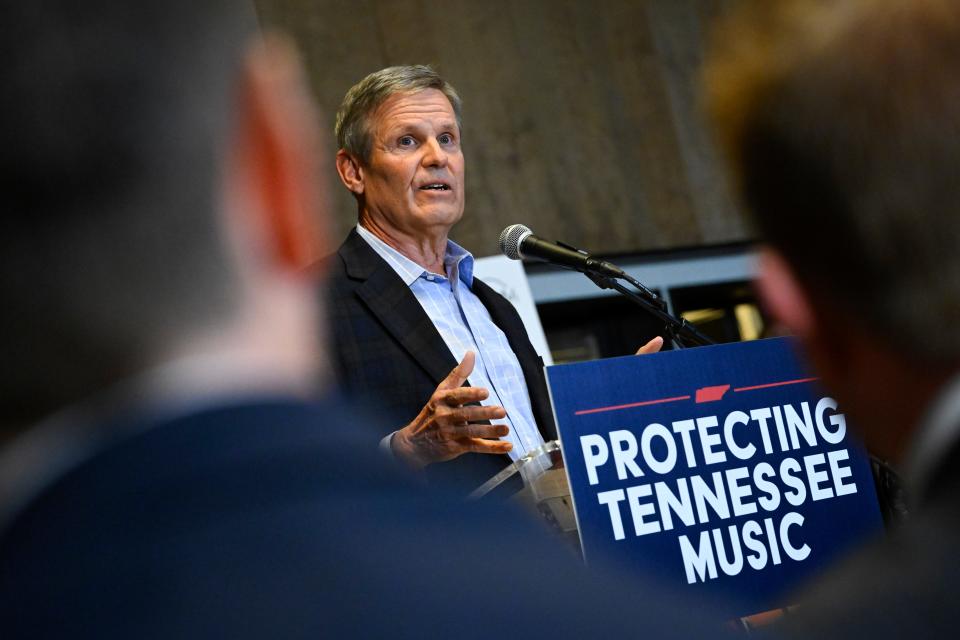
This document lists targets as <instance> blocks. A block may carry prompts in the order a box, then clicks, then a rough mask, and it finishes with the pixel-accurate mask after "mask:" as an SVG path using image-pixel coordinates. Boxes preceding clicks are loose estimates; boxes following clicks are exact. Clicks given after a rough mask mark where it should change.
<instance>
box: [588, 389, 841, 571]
mask: <svg viewBox="0 0 960 640" xmlns="http://www.w3.org/2000/svg"><path fill="white" fill-rule="evenodd" d="M639 433H640V437H639V441H638V438H637V436H636V435H635V434H634V432H633V431H630V430H626V429H621V430H615V431H611V432H609V433H608V434H606V435H605V436H604V435H600V434H590V435H584V436H581V437H580V446H581V449H582V452H583V457H584V461H585V463H586V469H587V477H588V479H589V482H590V485H597V484H600V483H601V475H602V476H603V478H604V479H605V480H607V481H609V480H612V478H613V475H614V474H615V475H616V478H617V480H618V481H621V482H626V481H628V482H630V483H631V484H629V485H628V486H620V487H619V488H616V489H609V490H605V491H600V492H598V493H597V500H598V501H599V503H600V504H602V505H605V506H606V507H607V508H608V510H609V514H610V526H611V531H612V533H613V537H614V539H616V540H623V539H625V538H626V537H627V535H630V534H632V535H635V536H637V537H639V536H647V535H654V534H662V533H663V532H668V531H671V530H673V529H675V528H683V529H684V530H686V528H689V527H699V526H700V525H710V526H711V527H712V528H710V529H705V530H702V531H699V535H695V534H694V535H693V536H692V537H693V540H691V536H689V535H687V534H686V533H684V534H682V535H679V536H678V538H677V540H678V544H679V548H680V554H681V557H682V559H683V563H684V568H685V571H686V578H687V582H688V583H691V584H692V583H694V582H698V581H699V582H705V581H707V580H712V579H715V578H717V577H718V576H719V575H720V573H721V572H722V573H723V574H725V575H728V576H734V575H738V574H740V573H741V571H743V570H744V568H746V567H748V566H749V567H750V568H751V569H753V570H756V571H759V570H761V569H763V568H764V567H766V566H768V565H769V564H773V565H777V564H780V563H782V562H783V561H784V559H790V560H793V561H797V562H800V561H803V560H804V559H806V558H807V557H808V556H809V555H810V551H811V550H810V547H809V545H807V544H806V543H804V542H803V535H802V527H803V523H804V516H803V515H802V514H801V513H798V512H797V511H794V510H791V509H792V508H797V507H800V506H801V505H803V504H805V503H807V502H808V501H812V502H816V501H820V500H829V499H834V498H838V497H842V496H846V495H851V494H855V493H856V492H857V487H856V484H855V483H854V482H853V478H852V475H853V473H852V471H851V469H850V466H849V460H850V455H849V452H848V451H847V449H845V448H842V447H840V446H838V445H840V444H841V443H842V442H843V440H844V437H845V435H846V419H845V417H844V415H843V414H842V413H839V412H837V403H836V401H834V400H833V399H832V398H826V397H825V398H822V399H820V400H819V402H817V404H816V406H815V407H814V408H813V410H812V411H811V409H810V405H809V403H807V402H803V403H800V405H799V406H798V407H794V406H791V405H780V406H773V407H762V408H757V409H753V410H751V411H750V412H744V411H733V412H731V413H729V414H728V415H726V416H725V417H724V418H723V419H722V420H721V419H720V418H719V417H718V416H705V417H700V418H695V419H688V420H679V421H676V422H673V423H671V424H670V425H669V426H667V425H663V424H658V423H653V424H649V425H647V426H646V427H644V428H643V430H642V431H640V432H639ZM825 446H826V449H827V450H824V447H825ZM805 448H806V449H809V448H817V452H816V453H810V452H807V455H803V451H802V450H803V449H805ZM831 448H832V450H831ZM784 454H785V455H784ZM768 457H769V459H764V458H768ZM721 464H722V465H724V468H723V469H722V470H712V469H710V467H711V466H713V465H721ZM668 475H669V478H664V477H662V476H668ZM636 480H640V481H639V482H635V481H636ZM784 511H786V513H783V512H784ZM750 516H752V517H750ZM733 519H737V521H736V522H734V523H726V521H728V520H733ZM628 528H629V533H628Z"/></svg>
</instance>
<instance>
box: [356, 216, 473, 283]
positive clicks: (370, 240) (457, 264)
mask: <svg viewBox="0 0 960 640" xmlns="http://www.w3.org/2000/svg"><path fill="white" fill-rule="evenodd" d="M357 233H359V234H360V237H361V238H363V239H364V240H365V241H366V242H367V244H369V245H370V248H371V249H373V250H374V251H376V252H377V255H379V256H380V257H381V258H383V259H384V260H385V261H386V263H387V264H388V265H390V267H391V268H392V269H393V270H394V271H395V272H396V273H397V275H398V276H400V279H401V280H403V283H404V284H405V285H407V286H408V287H409V286H411V285H412V284H413V283H414V282H416V281H417V279H418V278H421V277H426V276H427V275H428V271H427V270H426V269H424V268H423V267H421V266H420V265H419V264H417V263H416V262H414V261H413V260H411V259H410V258H408V257H407V256H405V255H403V254H402V253H400V252H399V251H397V250H396V249H394V248H393V247H391V246H390V245H388V244H387V243H386V242H384V241H383V240H381V239H380V238H378V237H377V236H375V235H374V234H373V233H371V232H370V231H368V230H367V229H365V228H364V227H363V226H362V225H360V224H358V225H357ZM443 267H444V269H445V270H446V272H447V273H446V277H447V278H450V279H451V280H455V279H459V280H461V281H462V282H463V283H464V284H466V285H467V286H468V287H470V288H472V287H473V254H471V253H470V252H469V251H467V250H466V249H464V248H463V247H461V246H460V245H458V244H457V243H456V242H454V241H453V240H449V239H448V240H447V251H446V254H445V255H444V257H443Z"/></svg>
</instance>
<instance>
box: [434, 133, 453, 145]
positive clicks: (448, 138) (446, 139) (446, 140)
mask: <svg viewBox="0 0 960 640" xmlns="http://www.w3.org/2000/svg"><path fill="white" fill-rule="evenodd" d="M437 140H438V141H439V142H440V144H453V136H452V135H450V134H449V133H442V134H440V136H439V137H438V138H437Z"/></svg>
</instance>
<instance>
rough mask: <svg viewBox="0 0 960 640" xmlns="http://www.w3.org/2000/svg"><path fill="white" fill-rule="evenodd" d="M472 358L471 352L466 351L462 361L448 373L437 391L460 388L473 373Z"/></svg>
mask: <svg viewBox="0 0 960 640" xmlns="http://www.w3.org/2000/svg"><path fill="white" fill-rule="evenodd" d="M474 358H475V356H474V355H473V351H467V352H466V353H465V354H464V355H463V360H461V361H460V364H458V365H457V366H455V367H454V368H453V370H452V371H450V373H449V374H448V375H447V377H446V378H444V380H443V382H441V383H440V386H438V387H437V389H438V390H440V389H456V388H457V387H462V386H463V383H464V382H466V381H467V378H468V377H470V374H471V373H473V362H474Z"/></svg>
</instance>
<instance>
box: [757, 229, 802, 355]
mask: <svg viewBox="0 0 960 640" xmlns="http://www.w3.org/2000/svg"><path fill="white" fill-rule="evenodd" d="M756 287H757V293H758V294H759V296H760V301H761V303H762V304H763V307H764V309H766V311H767V313H769V314H770V315H771V316H772V317H773V319H774V320H775V321H776V322H778V323H780V324H781V325H783V327H784V328H785V329H786V330H787V331H788V332H789V333H791V334H792V335H795V336H797V337H798V338H800V339H802V340H804V341H809V340H810V339H811V338H813V337H814V334H815V333H816V331H817V327H816V316H815V314H814V312H813V306H812V305H811V301H810V298H809V296H808V294H807V291H806V289H804V287H803V285H801V284H800V281H799V280H798V279H797V276H796V274H795V273H794V271H793V269H792V268H791V267H790V265H789V264H787V261H786V260H785V259H784V258H783V256H782V255H780V253H778V252H777V251H775V250H773V249H771V248H770V247H764V248H762V249H761V251H760V256H759V264H758V266H757V278H756Z"/></svg>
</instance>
